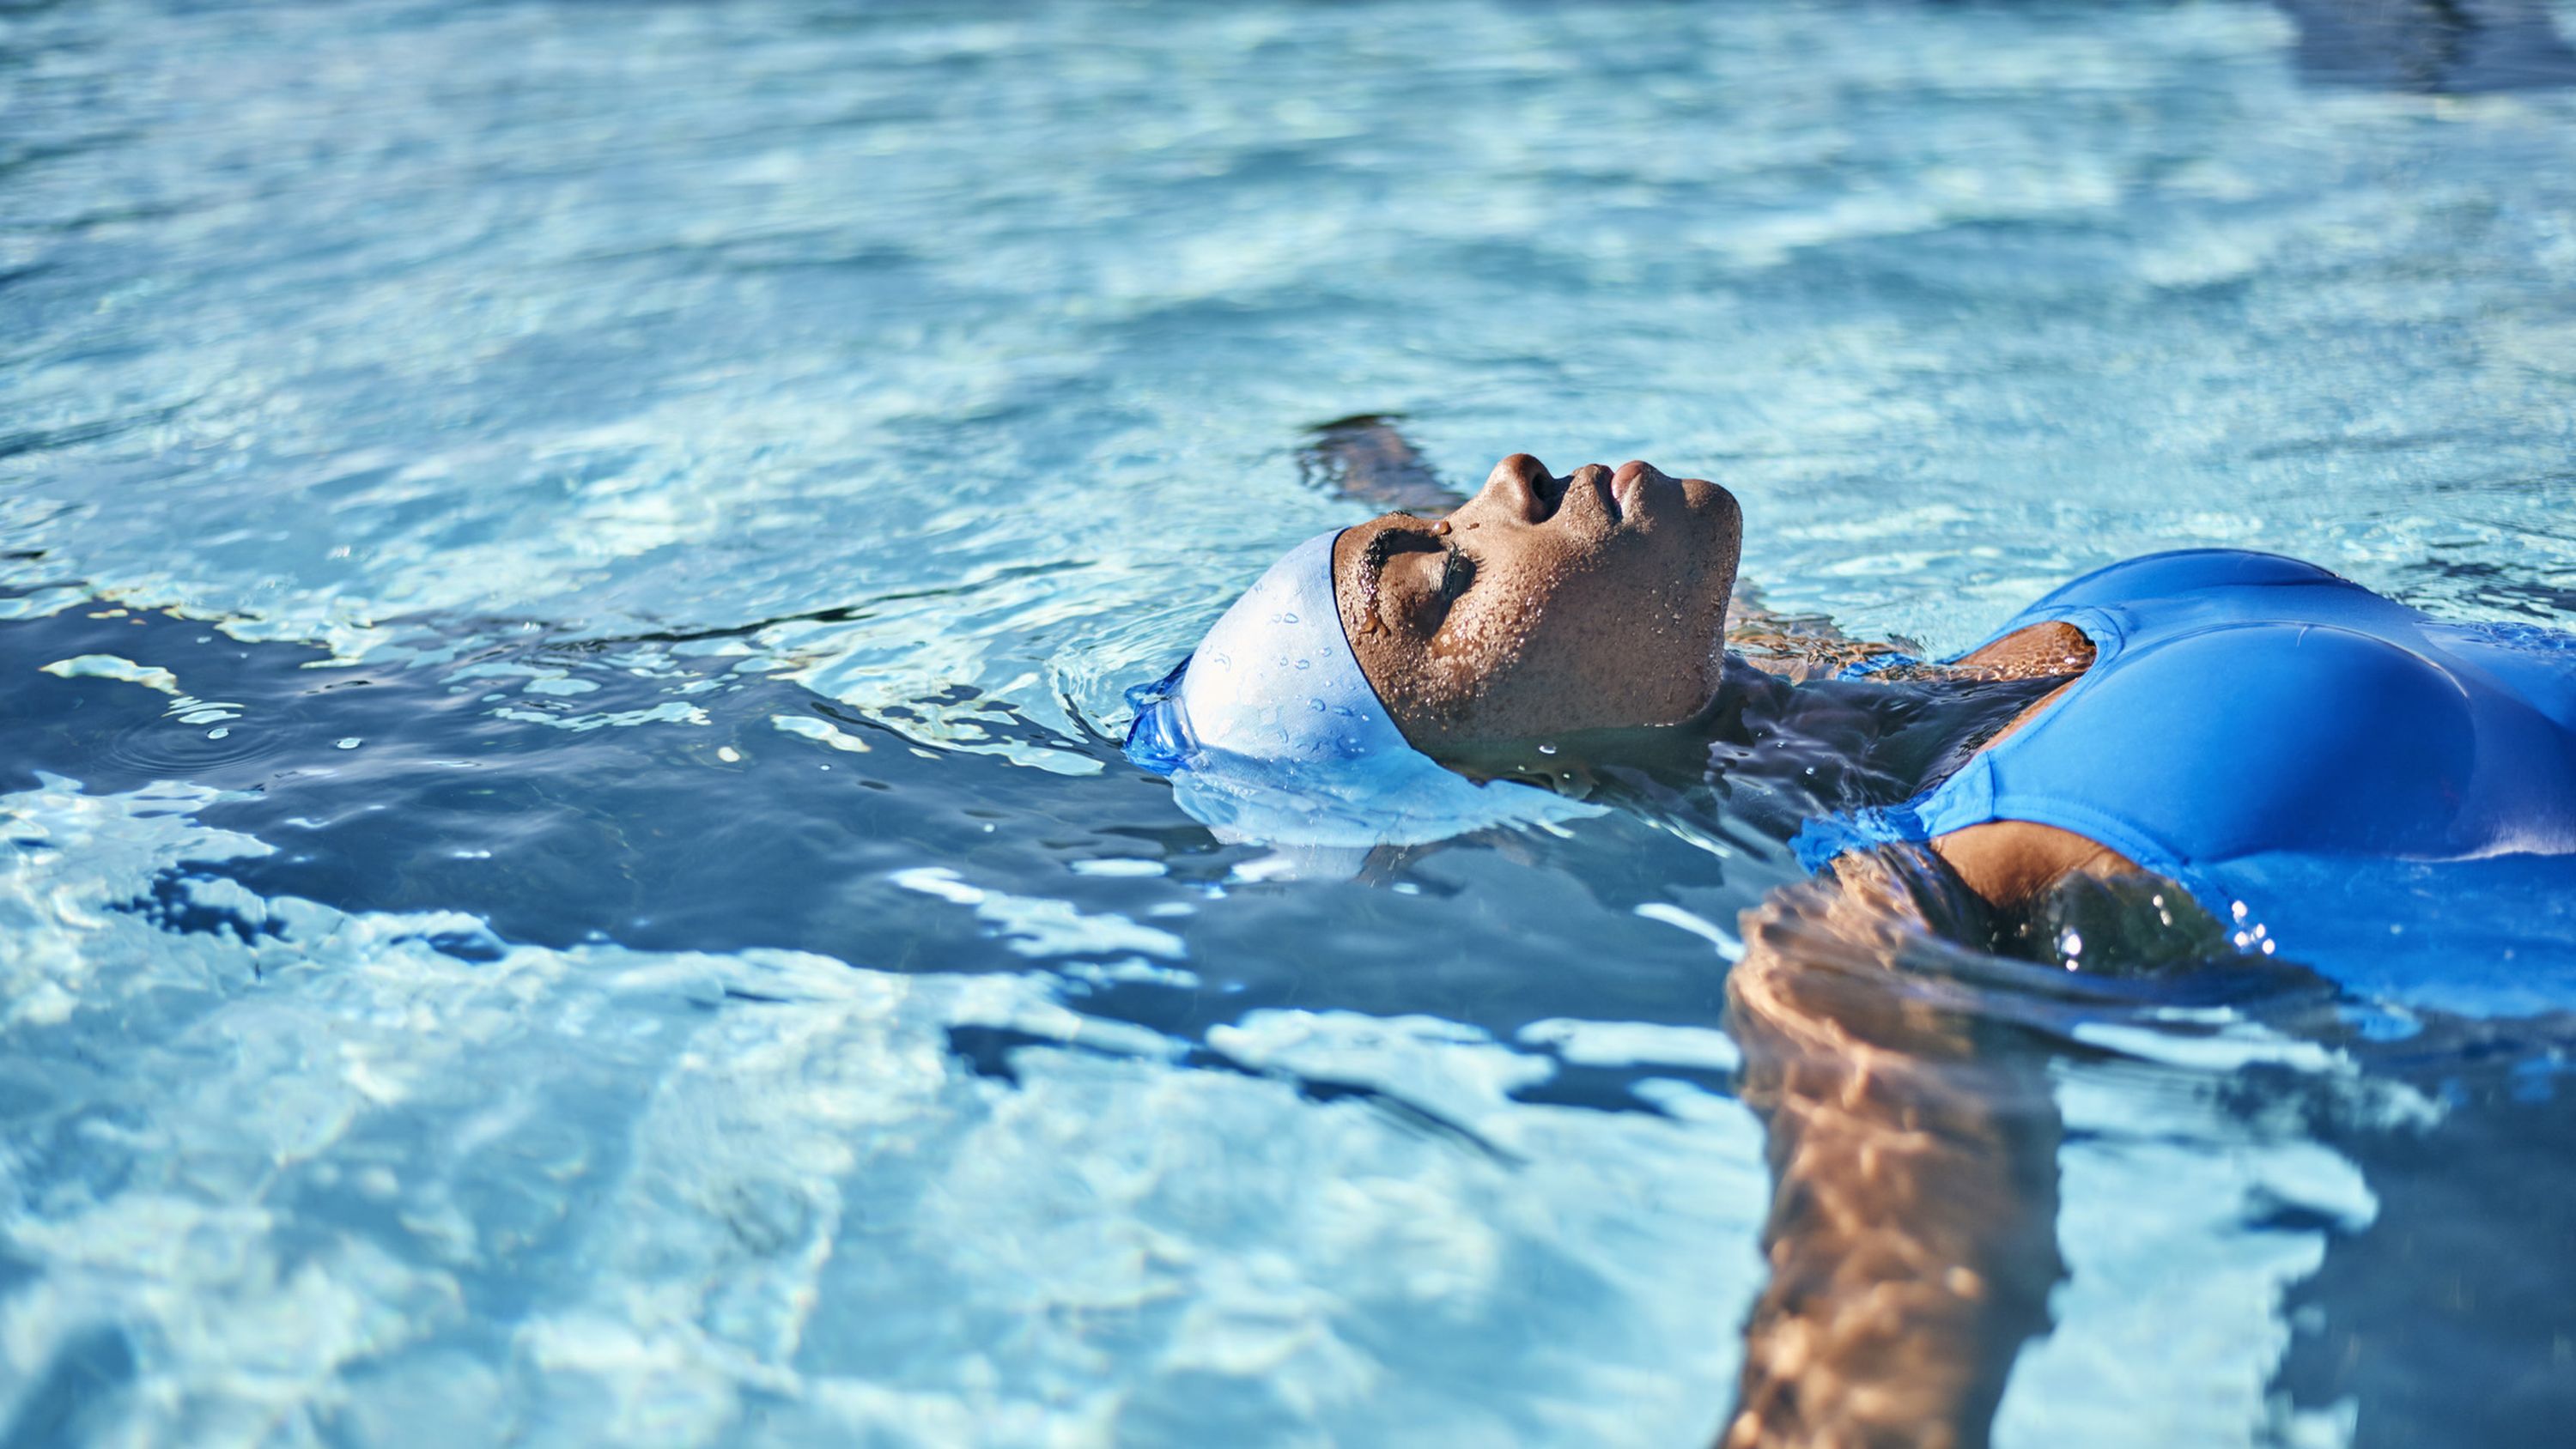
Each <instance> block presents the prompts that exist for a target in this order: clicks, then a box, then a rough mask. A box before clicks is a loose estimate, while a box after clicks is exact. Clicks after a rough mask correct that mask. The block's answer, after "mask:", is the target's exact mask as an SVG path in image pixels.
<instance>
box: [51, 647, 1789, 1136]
mask: <svg viewBox="0 0 2576 1449" xmlns="http://www.w3.org/2000/svg"><path fill="white" fill-rule="evenodd" d="M447 629H448V632H447V636H446V638H445V639H444V640H441V639H439V638H437V637H436V636H435V635H433V634H432V633H431V632H430V631H428V630H426V629H420V630H416V631H415V635H416V637H413V639H412V642H413V643H414V644H415V645H416V646H418V647H420V648H421V649H422V651H423V656H425V657H428V658H431V659H435V660H437V661H438V662H434V663H433V662H419V657H420V656H416V657H415V659H414V660H412V661H409V662H404V663H398V664H392V665H373V664H361V665H348V664H339V663H334V662H332V661H331V660H330V658H329V657H328V656H327V655H326V654H325V653H324V652H322V651H320V650H317V649H314V648H311V647H308V646H303V645H297V644H282V643H246V642H242V641H239V640H235V639H233V638H231V637H229V636H227V635H225V634H224V633H222V632H221V631H220V630H218V629H217V628H215V627H214V626H212V625H209V624H206V623H204V622H201V621H196V620H189V619H184V618H178V617H174V616H171V615H168V614H164V613H156V612H143V613H133V612H128V611H125V610H122V609H118V608H115V607H114V606H112V605H102V604H89V605H83V606H81V607H77V608H73V609H68V610H64V611H62V612H59V613H56V614H53V615H51V616H48V617H44V618H39V619H33V620H26V621H21V622H16V623H10V624H6V625H0V673H4V674H5V675H6V677H8V678H10V679H12V680H14V681H18V682H17V683H15V684H13V686H12V687H11V688H10V689H9V690H8V691H6V692H5V694H0V789H12V790H15V789H24V788H27V787H29V786H31V785H33V784H35V783H36V782H37V779H38V772H44V773H46V774H51V775H55V776H60V777H63V778H66V779H70V780H73V781H76V782H78V783H79V784H80V786H81V787H82V788H83V789H85V790H86V791H88V792H90V793H93V794H109V793H115V792H120V791H127V790H132V789H136V788H138V787H141V786H143V785H146V784H149V783H151V782H154V781H163V780H169V781H182V782H187V783H192V784H196V785H201V786H207V787H213V788H217V789H221V790H224V791H226V792H229V793H228V794H227V795H226V796H225V797H224V798H222V799H220V800H218V801H216V802H214V803H211V804H209V805H207V806H206V807H204V808H202V809H201V810H200V811H198V812H197V818H199V819H200V820H201V821H203V822H204V823H205V824H206V825H209V826H212V827H216V828H220V829H224V830H228V831H233V832H238V833H240V834H243V835H247V836H251V837H254V838H256V839H258V840H260V841H262V842H264V843H265V844H267V845H269V846H271V847H273V853H269V854H264V855H253V856H246V857H239V858H232V859H225V860H220V861H204V862H191V863H188V864H186V865H185V866H184V867H183V868H182V869H181V870H179V871H177V872H174V873H172V874H171V875H169V876H167V877H165V878H164V880H163V881H161V882H160V883H159V884H158V885H157V886H156V888H155V890H154V891H153V892H152V893H151V894H150V896H149V897H147V898H146V899H144V900H140V901H137V902H135V903H134V904H133V906H132V908H133V909H135V910H137V911H140V912H145V913H148V914H150V915H152V916H153V917H154V918H156V919H157V920H159V921H160V922H161V923H162V924H164V925H165V926H167V927H169V928H171V929H177V930H230V931H235V932H239V933H248V932H250V931H252V930H254V929H257V927H255V926H254V925H253V924H252V923H250V922H247V921H242V920H239V919H237V918H233V917H231V916H229V914H228V913H226V912H224V911H222V910H220V909H216V908H210V907H208V906H205V905H203V904H201V903H199V902H198V901H197V900H196V899H195V896H194V893H193V892H192V891H191V889H190V881H191V879H217V878H220V879H230V880H234V881H238V882H239V883H240V884H242V885H243V886H246V887H247V888H249V889H250V890H252V891H254V892H256V893H258V894H260V895H263V896H295V897H302V898H305V899H310V900H314V901H318V902H321V903H323V904H326V905H329V906H332V907H335V908H338V909H341V910H347V911H387V912H404V911H462V912H466V913H470V914H472V915H474V916H477V917H479V918H481V919H482V920H483V921H484V922H486V923H487V924H488V926H489V929H490V932H491V933H492V935H493V936H496V937H498V938H499V939H500V940H502V941H518V942H527V943H532V944H537V945H544V946H550V947H564V946H570V945H573V944H576V943H579V942H584V941H611V942H615V943H617V944H620V945H624V946H629V947H634V948H638V949H649V950H672V951H679V950H697V951H710V952H731V951H740V950H743V949H747V948H754V947H774V948H786V949H794V950H802V951H811V952H816V953H819V954H823V955H827V956H831V957H834V958H837V959H840V960H845V961H848V962H850V963H852V964H854V965H859V966H864V967H869V968H873V969H879V970H888V971H942V972H951V971H970V972H971V971H1026V970H1028V969H1031V968H1032V967H1037V966H1042V967H1047V968H1050V969H1052V970H1054V971H1056V972H1057V973H1059V975H1060V976H1061V977H1062V978H1063V980H1064V982H1065V987H1066V990H1067V992H1068V994H1069V995H1071V996H1072V997H1074V998H1075V999H1076V1004H1077V1005H1079V1006H1080V1008H1081V1009H1083V1010H1084V1011H1086V1012H1089V1013H1092V1014H1095V1015H1099V1016H1103V1017H1107V1018H1111V1019H1115V1020H1121V1021H1127V1022H1133V1023H1135V1024H1138V1025H1142V1026H1146V1027H1148V1028H1151V1029H1152V1030H1154V1031H1156V1032H1159V1033H1162V1034H1165V1035H1167V1036H1172V1037H1177V1038H1180V1039H1182V1040H1184V1041H1188V1042H1203V1041H1204V1037H1205V1033H1206V1031H1207V1029H1208V1028H1209V1027H1211V1026H1215V1025H1221V1024H1225V1023H1230V1022H1234V1021H1239V1020H1241V1019H1242V1018H1243V1017H1244V1016H1245V1014H1247V1013H1249V1012H1253V1011H1257V1010H1262V1009H1266V1008H1301V1009H1312V1010H1345V1011H1351V1012H1358V1013H1363V1014H1367V1015H1370V1016H1377V1017H1396V1016H1404V1015H1409V1014H1423V1015H1429V1016H1435V1017H1438V1018H1440V1019H1442V1020H1444V1021H1449V1022H1457V1023H1464V1024H1467V1025H1471V1026H1475V1027H1479V1028H1482V1029H1484V1030H1486V1031H1489V1032H1491V1033H1493V1034H1495V1035H1496V1036H1497V1037H1502V1038H1506V1039H1507V1038H1509V1037H1511V1036H1512V1035H1513V1034H1515V1033H1517V1032H1518V1031H1520V1030H1521V1029H1522V1028H1523V1027H1525V1026H1527V1025H1529V1024H1530V1023H1532V1022H1537V1021H1542V1020H1546V1019H1551V1018H1567V1017H1570V1018H1578V1019H1585V1020H1617V1021H1630V1022H1653V1023H1665V1024H1674V1025H1695V1026H1704V1027H1714V1026H1715V1025H1716V1024H1717V1022H1718V1019H1719V1015H1720V1007H1719V1002H1720V992H1721V984H1722V962H1721V961H1720V959H1719V958H1718V956H1717V955H1716V954H1715V953H1714V952H1713V951H1712V949H1711V947H1710V946H1709V945H1708V943H1707V942H1706V941H1704V940H1702V939H1701V938H1699V937H1698V936H1694V935H1691V934H1689V933H1687V932H1685V931H1682V930H1677V929H1675V928H1674V927H1673V926H1671V925H1668V924H1664V923H1661V922H1659V921H1655V920H1649V919H1645V918H1641V917H1639V916H1638V915H1636V914H1634V907H1635V906H1637V905H1639V904H1642V903H1645V902H1648V901H1656V902H1670V901H1673V900H1676V899H1678V900H1680V901H1681V902H1682V903H1683V904H1684V905H1685V906H1686V907H1687V908H1690V909H1693V910H1696V911H1698V912H1699V914H1701V915H1703V916H1705V917H1706V918H1707V919H1709V920H1711V921H1716V922H1727V921H1731V919H1732V917H1733V915H1734V913H1735V911H1736V910H1737V909H1738V908H1740V906H1741V905H1743V904H1745V903H1747V902H1749V901H1750V900H1752V899H1755V898H1757V897H1758V895H1759V893H1760V891H1761V889H1763V888H1764V886H1765V885H1766V884H1768V883H1770V882H1772V881H1775V880H1777V879H1780V878H1785V875H1786V873H1788V872H1789V871H1791V870H1792V869H1793V867H1791V866H1790V865H1789V864H1788V863H1787V862H1786V861H1785V859H1773V860H1767V861H1766V860H1761V859H1746V860H1743V861H1742V862H1740V863H1736V862H1724V861H1719V860H1717V859H1714V858H1712V857H1711V856H1710V855H1709V854H1708V853H1707V852H1705V851H1704V850H1702V849H1700V848H1698V847H1695V846H1690V845H1686V844H1683V843H1682V842H1680V841H1678V840H1676V839H1675V838H1673V837H1672V836H1671V835H1669V834H1666V833H1663V832H1661V831H1658V830H1655V829H1653V828H1651V827H1649V826H1646V825H1644V824H1643V823H1641V822H1637V821H1634V820H1629V819H1625V818H1622V817H1617V816H1612V817H1605V818H1603V819H1602V820H1599V821H1595V822H1589V823H1587V825H1586V826H1585V828H1583V829H1581V830H1578V831H1577V832H1576V833H1575V835H1574V837H1573V838H1571V839H1551V840H1548V841H1546V842H1545V846H1546V850H1545V852H1544V858H1541V856H1540V853H1539V852H1538V851H1537V849H1536V846H1535V843H1534V842H1532V841H1529V840H1524V839H1517V838H1503V839H1498V840H1493V841H1490V842H1488V843H1489V844H1490V845H1491V847H1492V848H1489V849H1460V850H1447V851H1439V850H1434V851H1425V852H1416V853H1412V854H1409V855H1407V856H1405V857H1402V858H1398V859H1389V860H1383V861H1380V862H1376V863H1373V865H1372V868H1371V870H1370V871H1369V872H1368V873H1367V876H1366V878H1365V879H1364V880H1360V881H1350V882H1340V881H1314V880H1289V879H1275V878H1271V876H1270V874H1269V872H1268V869H1267V867H1268V866H1269V865H1270V864H1271V862H1269V860H1268V858H1267V856H1266V853H1265V852H1264V851H1261V850H1259V849H1255V848H1251V847H1246V846H1239V845H1228V844H1225V843H1222V842H1220V841H1218V840H1217V839H1215V838H1214V837H1213V836H1211V835H1209V834H1208V833H1207V832H1206V831H1205V830H1204V829H1202V828H1200V827H1199V826H1197V825H1195V824H1194V823H1192V822H1190V821H1189V820H1188V819H1187V818H1186V817H1185V816H1183V815H1181V814H1180V812H1179V811H1178V810H1176V809H1175V808H1174V807H1173V805H1172V803H1171V799H1170V793H1169V790H1168V787H1167V786H1165V785H1164V783H1163V782H1162V781H1160V780H1158V779H1155V778H1153V777H1151V776H1148V775H1145V774H1143V773H1141V772H1139V771H1137V770H1135V769H1134V768H1132V767H1130V766H1129V765H1128V764H1127V763H1126V762H1125V761H1124V759H1123V758H1122V757H1121V756H1120V755H1119V754H1118V753H1117V751H1116V750H1115V749H1114V748H1112V747H1110V746H1108V745H1106V744H1104V743H1101V742H1099V741H1069V740H1066V739H1063V738H1060V737H1058V736H1055V735H1053V734H1051V733H1046V732H1043V731H1040V730H1038V729H1037V728H1036V727H1034V726H1030V725H1026V724H1023V723H1005V724H1003V725H1001V726H999V727H998V728H999V730H1000V731H1004V732H1008V731H1013V730H1017V731H1023V732H1025V735H1026V737H1027V739H1028V740H1029V741H1030V742H1032V743H1042V744H1043V745H1045V746H1046V747H1047V748H1049V749H1050V750H1053V751H1055V752H1057V753H1058V756H1059V758H1061V757H1062V755H1063V752H1065V751H1067V750H1069V749H1070V750H1074V751H1078V752H1080V753H1081V755H1083V756H1084V757H1087V759H1088V761H1089V762H1090V763H1091V764H1093V765H1094V766H1096V767H1097V768H1096V770H1095V771H1094V772H1093V773H1091V774H1088V775H1083V776H1067V775H1064V774H1059V773H1053V772H1049V771H1044V770H1038V769H1032V768H1028V767H1025V766H1022V765H1017V764H1013V763H1011V762H1009V761H1007V760H1005V759H1003V758H1000V757H999V756H997V755H993V754H987V753H979V752H975V751H969V750H958V749H945V748H925V747H924V746H923V745H922V744H921V743H919V742H918V741H916V740H913V739H910V738H907V737H906V736H905V735H903V734H901V733H899V732H898V731H897V730H896V729H894V728H891V727H889V725H888V724H886V723H883V722H879V721H872V720H869V719H864V718H860V717H858V716H856V715H855V714H853V713H851V712H850V711H847V710H845V709H844V708H843V707H842V706H840V705H838V704H836V703H834V702H833V701H831V700H828V699H825V698H823V697H821V696H819V695H817V694H815V693H813V692H812V691H811V690H809V689H807V688H805V687H804V686H803V685H801V684H799V683H796V682H794V681H791V680H787V679H782V678H778V677H775V676H773V675H770V674H767V673H762V672H757V671H739V670H737V669H736V668H735V666H736V665H738V664H740V663H741V662H742V659H741V656H740V655H738V654H716V653H691V652H688V650H687V648H686V647H685V646H683V647H677V648H675V647H673V646H671V645H669V644H667V643H663V642H658V641H643V642H636V641H621V642H615V643H591V642H580V643H575V642H567V641H563V640H559V639H550V638H548V637H547V636H545V635H544V634H543V633H542V632H540V631H531V630H525V629H521V628H517V627H515V626H492V625H476V626H457V625H450V626H447ZM84 656H104V657H112V658H115V659H119V660H123V661H127V662H128V663H130V664H131V665H133V666H138V667H139V669H138V670H135V671H126V672H140V671H148V670H160V671H165V672H166V675H167V679H166V680H159V681H158V682H159V683H160V684H161V685H162V687H161V688H157V689H156V688H154V687H149V686H147V685H146V684H142V683H136V682H133V681H132V680H129V679H121V678H111V677H95V676H91V675H84V674H82V673H80V672H79V670H77V669H74V670H71V671H69V673H70V677H65V675H64V673H63V672H60V671H58V672H57V673H45V672H43V671H44V670H45V668H46V666H48V665H60V664H61V662H62V661H67V660H78V659H81V658H83V657H84ZM532 681H533V683H534V687H533V688H531V687H530V686H531V683H532ZM174 691H175V693H174ZM218 706H221V707H223V708H222V713H224V714H226V715H230V716H237V717H229V718H215V717H212V716H211V715H210V714H208V713H206V711H208V710H212V709H214V708H216V707H218ZM185 715H194V716H196V719H195V720H194V722H191V721H190V720H188V719H184V718H182V716H185ZM899 722H900V721H898V723H899ZM782 723H783V725H784V727H782ZM798 730H803V731H806V733H798V732H796V731H798ZM1730 871H1735V872H1738V873H1741V874H1742V875H1744V877H1745V878H1744V879H1743V880H1741V881H1738V882H1730V881H1729V880H1728V879H1727V877H1728V875H1729V873H1730ZM1675 880H1688V881H1698V882H1705V883H1706V884H1705V885H1702V886H1698V887H1694V888H1692V889H1687V890H1684V891H1681V892H1678V893H1676V892H1675V891H1673V890H1672V888H1671V886H1670V882H1672V881H1675ZM1498 903H1508V905H1507V906H1506V905H1504V904H1498ZM1534 921H1536V922H1548V923H1551V926H1550V927H1549V928H1546V929H1542V930H1539V931H1536V932H1533V930H1532V928H1531V923H1532V922H1534ZM440 944H441V945H442V947H443V948H444V949H447V950H449V951H450V952H451V953H453V954H457V955H460V956H465V957H467V958H469V959H471V958H473V957H475V956H477V955H482V956H488V955H490V954H491V952H492V950H493V949H494V948H493V946H492V944H491V943H490V942H488V941H483V940H479V939H461V938H460V939H448V940H444V941H442V942H441V943H440ZM1569 960H1580V961H1582V962H1584V963H1585V965H1584V969H1582V970H1581V971H1579V972H1578V971H1569V970H1567V969H1565V966H1564V963H1565V962H1567V961H1569ZM1014 1044H1015V1043H1014V1041H1013V1039H1011V1038H1010V1037H1008V1036H1007V1035H1006V1034H997V1033H991V1032H977V1031H966V1032H962V1033H961V1036H960V1039H959V1041H958V1046H959V1048H960V1050H961V1051H963V1052H965V1053H966V1054H967V1055H968V1056H969V1058H970V1059H972V1060H974V1061H975V1062H976V1063H977V1064H978V1065H979V1067H982V1068H983V1069H986V1070H992V1071H1000V1072H1006V1071H1007V1070H1008V1068H1007V1063H1006V1061H1005V1060H1004V1058H1005V1056H1006V1054H1007V1051H1008V1049H1009V1048H1010V1047H1011V1046H1012V1045H1014ZM1201 1051H1202V1053H1203V1054H1204V1052H1205V1049H1204V1047H1202V1048H1201ZM1211 1064H1216V1065H1222V1062H1221V1061H1216V1060H1213V1059H1211ZM1661 1074H1662V1075H1667V1076H1670V1075H1682V1076H1691V1075H1694V1073H1693V1071H1691V1070H1690V1069H1681V1070H1678V1071H1665V1072H1663V1073H1661ZM1639 1075H1641V1073H1637V1072H1599V1071H1592V1072H1575V1073H1573V1074H1572V1075H1570V1076H1569V1077H1568V1078H1567V1079H1565V1080H1563V1081H1559V1082H1555V1083H1551V1084H1549V1085H1548V1086H1546V1087H1544V1088H1542V1089H1539V1090H1541V1091H1543V1092H1545V1093H1547V1094H1549V1095H1550V1096H1551V1097H1552V1098H1554V1099H1562V1100H1580V1101H1583V1102H1585V1103H1586V1104H1587V1105H1594V1106H1601V1107H1618V1108H1636V1107H1639V1106H1641V1105H1642V1104H1641V1103H1640V1102H1639V1101H1638V1100H1637V1099H1636V1098H1635V1097H1633V1096H1631V1095H1630V1094H1629V1092H1628V1091H1627V1087H1628V1085H1629V1084H1630V1082H1631V1081H1632V1080H1633V1079H1634V1078H1636V1077H1637V1076H1639ZM1697 1075H1700V1076H1701V1077H1703V1078H1704V1079H1706V1080H1708V1081H1710V1082H1711V1084H1712V1085H1715V1084H1719V1081H1718V1079H1717V1078H1715V1077H1713V1076H1711V1075H1710V1074H1708V1073H1705V1072H1701V1073H1697Z"/></svg>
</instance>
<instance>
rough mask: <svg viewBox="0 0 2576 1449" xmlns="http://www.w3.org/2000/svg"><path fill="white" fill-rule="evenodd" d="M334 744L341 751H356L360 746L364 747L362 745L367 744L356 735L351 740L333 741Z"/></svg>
mask: <svg viewBox="0 0 2576 1449" xmlns="http://www.w3.org/2000/svg"><path fill="white" fill-rule="evenodd" d="M332 743H333V745H334V746H336V747H337V748H339V749H343V750H354V749H356V748H357V747H358V746H360V745H362V744H364V743H366V741H364V740H361V739H359V738H358V737H357V736H356V735H351V736H350V737H349V738H347V739H345V740H334V741H332Z"/></svg>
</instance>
